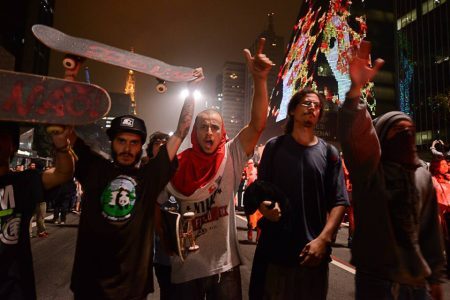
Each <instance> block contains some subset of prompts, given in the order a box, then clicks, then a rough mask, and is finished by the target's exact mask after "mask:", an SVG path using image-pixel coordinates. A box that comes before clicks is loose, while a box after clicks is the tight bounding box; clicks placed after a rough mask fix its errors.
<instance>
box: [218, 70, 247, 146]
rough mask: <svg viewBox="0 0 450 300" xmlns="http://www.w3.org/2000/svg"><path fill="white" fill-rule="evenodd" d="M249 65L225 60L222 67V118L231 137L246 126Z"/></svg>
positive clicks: (220, 84)
mask: <svg viewBox="0 0 450 300" xmlns="http://www.w3.org/2000/svg"><path fill="white" fill-rule="evenodd" d="M246 68H247V66H246V65H245V64H244V63H240V62H225V64H224V67H223V69H222V76H221V77H220V78H221V79H222V82H218V85H219V86H221V87H222V89H221V90H222V93H221V95H222V97H221V98H222V100H221V102H222V111H221V113H222V118H223V121H224V123H225V128H226V130H227V134H228V136H229V137H230V138H233V137H235V136H236V134H237V133H238V132H239V131H240V130H241V129H242V127H244V124H245V123H244V121H245V119H244V118H245V114H244V110H245V101H244V99H245V82H246V78H247V74H246V72H247V69H246Z"/></svg>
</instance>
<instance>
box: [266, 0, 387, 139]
mask: <svg viewBox="0 0 450 300" xmlns="http://www.w3.org/2000/svg"><path fill="white" fill-rule="evenodd" d="M370 26H372V27H375V28H377V29H378V30H371V27H370ZM393 27H394V15H393V12H392V7H389V5H385V4H379V3H377V2H376V1H363V0H359V1H357V0H355V1H346V0H331V1H325V0H321V1H312V0H306V1H305V2H304V4H303V5H302V7H301V9H300V12H299V16H298V18H297V22H296V23H295V24H294V27H293V31H292V36H291V39H290V42H289V44H288V47H287V52H286V55H285V58H284V61H283V63H282V64H281V68H279V69H278V71H279V73H278V78H277V84H276V87H275V89H274V90H273V92H272V95H271V100H270V111H269V118H268V123H267V128H266V130H265V132H264V133H263V136H262V138H261V141H262V142H265V141H267V140H268V139H269V138H271V137H273V136H276V135H280V134H282V132H283V125H284V123H285V119H286V117H287V105H288V102H289V100H290V99H291V97H292V95H294V94H295V93H296V92H297V91H299V90H300V89H303V88H305V87H310V88H312V89H314V90H316V91H318V92H319V93H322V94H323V95H324V96H325V98H326V100H327V101H326V105H325V108H324V110H325V114H324V116H323V117H322V119H321V121H320V122H319V124H318V125H317V127H316V134H317V135H318V136H319V137H322V138H323V139H325V140H327V141H330V142H337V136H336V135H337V134H336V128H337V110H338V107H339V106H340V105H342V104H343V102H344V101H345V94H346V93H347V91H348V90H349V88H350V84H351V81H350V76H349V69H348V64H349V60H350V57H351V52H352V49H354V48H355V47H357V46H358V45H359V43H360V42H361V40H363V39H365V38H366V37H367V38H368V39H369V40H371V41H372V42H373V44H374V49H375V48H376V45H380V44H382V45H383V47H381V48H382V49H383V50H382V51H384V52H382V55H380V56H382V57H389V58H393V57H394V54H395V51H394V30H393ZM386 28H388V29H386ZM389 28H391V29H390V30H389ZM389 32H391V33H392V34H391V35H390V34H389ZM379 53H380V52H378V53H376V54H374V56H375V55H379ZM385 67H386V68H384V69H383V72H381V73H380V76H377V77H376V78H375V83H374V82H370V83H368V84H367V85H366V86H365V87H364V88H363V89H362V95H363V96H362V98H363V100H364V101H366V103H367V104H368V107H369V110H370V113H371V114H372V115H373V116H376V115H379V114H381V113H383V112H385V111H388V110H392V109H395V97H396V91H395V81H394V80H393V78H394V71H395V60H392V61H388V62H387V63H386V64H385Z"/></svg>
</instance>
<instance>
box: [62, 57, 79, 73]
mask: <svg viewBox="0 0 450 300" xmlns="http://www.w3.org/2000/svg"><path fill="white" fill-rule="evenodd" d="M63 66H64V68H66V69H69V70H73V69H75V67H76V66H77V62H76V61H75V59H73V58H72V57H66V58H64V59H63Z"/></svg>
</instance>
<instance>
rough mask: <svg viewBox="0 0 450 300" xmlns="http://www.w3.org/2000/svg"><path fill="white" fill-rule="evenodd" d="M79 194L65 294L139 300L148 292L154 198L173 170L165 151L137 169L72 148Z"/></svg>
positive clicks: (78, 145) (80, 145)
mask: <svg viewBox="0 0 450 300" xmlns="http://www.w3.org/2000/svg"><path fill="white" fill-rule="evenodd" d="M74 150H75V153H76V154H77V156H78V158H79V159H78V161H77V163H76V166H75V177H76V178H77V179H78V180H79V182H80V183H81V185H82V187H83V190H84V197H85V198H84V201H83V203H82V205H83V206H82V213H81V217H80V225H79V231H78V240H77V246H76V253H75V261H74V267H73V273H72V284H71V289H72V290H73V291H74V293H76V294H77V295H79V296H83V295H86V296H88V297H90V299H141V298H143V297H145V296H146V295H147V294H148V293H150V292H153V271H152V261H153V251H152V247H153V229H154V223H153V221H154V218H153V213H154V204H155V202H156V198H157V196H158V194H159V193H160V192H161V190H162V189H163V188H164V186H165V185H166V184H167V183H168V181H169V179H170V177H171V176H172V174H173V172H174V171H175V166H176V163H175V161H174V162H173V163H171V162H170V160H169V157H168V154H167V149H166V148H165V146H162V147H161V149H160V151H159V153H158V155H157V156H156V157H155V158H153V159H151V160H149V162H148V163H147V164H146V165H144V166H142V167H141V168H139V169H137V168H134V167H129V168H124V167H119V166H117V165H115V164H113V163H112V162H110V161H108V160H106V159H104V158H102V157H100V156H98V155H96V154H94V153H93V152H91V151H90V149H89V147H87V146H86V145H85V144H84V143H83V142H82V141H80V140H77V142H76V143H75V145H74Z"/></svg>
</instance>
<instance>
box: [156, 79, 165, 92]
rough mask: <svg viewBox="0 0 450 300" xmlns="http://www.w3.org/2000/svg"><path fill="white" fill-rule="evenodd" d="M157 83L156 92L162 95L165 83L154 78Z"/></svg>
mask: <svg viewBox="0 0 450 300" xmlns="http://www.w3.org/2000/svg"><path fill="white" fill-rule="evenodd" d="M156 80H157V81H158V84H157V85H156V91H157V92H158V93H160V94H163V93H165V92H166V91H167V85H166V82H165V81H164V80H162V79H159V78H156Z"/></svg>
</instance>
